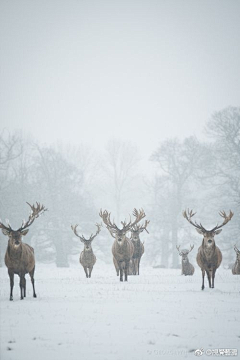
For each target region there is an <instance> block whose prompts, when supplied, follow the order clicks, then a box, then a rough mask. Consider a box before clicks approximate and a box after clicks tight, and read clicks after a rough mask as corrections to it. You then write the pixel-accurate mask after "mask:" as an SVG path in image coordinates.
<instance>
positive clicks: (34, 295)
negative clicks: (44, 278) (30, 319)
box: [29, 266, 37, 298]
mask: <svg viewBox="0 0 240 360" xmlns="http://www.w3.org/2000/svg"><path fill="white" fill-rule="evenodd" d="M34 272H35V266H34V268H33V269H32V271H30V272H29V275H30V278H31V283H32V287H33V297H35V298H36V297H37V294H36V292H35V280H34Z"/></svg>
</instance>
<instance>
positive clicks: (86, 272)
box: [84, 266, 88, 278]
mask: <svg viewBox="0 0 240 360" xmlns="http://www.w3.org/2000/svg"><path fill="white" fill-rule="evenodd" d="M84 271H85V274H86V277H87V278H88V271H87V268H86V266H84Z"/></svg>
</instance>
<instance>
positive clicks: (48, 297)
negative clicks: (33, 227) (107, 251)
mask: <svg viewBox="0 0 240 360" xmlns="http://www.w3.org/2000/svg"><path fill="white" fill-rule="evenodd" d="M35 278H36V292H37V295H38V297H37V299H34V298H33V297H32V287H31V282H30V279H29V277H28V276H27V298H26V299H25V300H23V301H21V300H20V299H19V286H18V277H16V276H15V287H14V301H13V302H10V301H9V279H8V275H7V270H6V268H1V269H0V280H1V294H0V299H1V308H0V309H1V329H0V331H1V353H0V355H1V356H0V358H1V360H30V359H31V360H32V359H34V360H43V359H48V360H55V359H56V360H80V359H81V360H85V359H87V360H95V359H96V360H105V359H106V360H110V359H111V360H113V359H114V360H123V359H125V360H145V359H146V360H154V359H164V360H165V359H166V360H167V359H174V360H175V359H177V360H181V359H186V358H187V359H196V356H195V354H194V351H195V350H196V349H201V348H203V349H204V350H205V351H206V349H216V348H217V349H219V348H230V349H238V357H232V358H235V359H236V358H240V276H233V275H232V274H231V271H230V270H224V269H223V268H222V269H219V270H218V271H217V274H216V288H215V289H208V288H206V289H205V290H204V291H201V290H200V287H201V274H200V272H199V270H198V269H197V270H196V272H195V274H194V276H192V277H184V276H181V275H180V270H172V269H166V270H165V269H152V268H150V267H144V266H142V269H141V275H140V276H131V277H129V281H128V282H127V283H126V282H123V283H120V282H119V278H117V276H116V275H115V271H114V269H113V266H110V265H104V264H102V263H100V262H97V263H96V265H95V268H94V270H93V277H92V278H91V279H86V278H85V275H84V272H83V269H82V267H81V266H80V265H72V266H71V267H70V268H67V269H58V268H56V267H55V266H54V265H42V264H38V265H37V268H36V276H35ZM212 357H213V356H207V355H203V356H201V359H210V358H212ZM224 358H226V357H224ZM228 358H229V357H228Z"/></svg>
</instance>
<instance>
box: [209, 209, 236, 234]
mask: <svg viewBox="0 0 240 360" xmlns="http://www.w3.org/2000/svg"><path fill="white" fill-rule="evenodd" d="M219 215H220V216H221V217H223V218H224V221H223V223H222V224H221V225H217V226H215V227H214V228H213V229H212V230H209V231H215V230H217V229H220V228H221V227H223V226H224V225H226V224H227V223H228V222H229V221H230V220H231V218H232V217H233V215H234V213H233V212H232V211H231V210H230V212H229V215H228V216H227V214H226V213H225V211H220V212H219Z"/></svg>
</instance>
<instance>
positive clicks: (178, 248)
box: [176, 245, 182, 256]
mask: <svg viewBox="0 0 240 360" xmlns="http://www.w3.org/2000/svg"><path fill="white" fill-rule="evenodd" d="M176 248H177V250H178V252H179V255H180V256H182V251H181V252H180V245H179V246H177V245H176Z"/></svg>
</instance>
